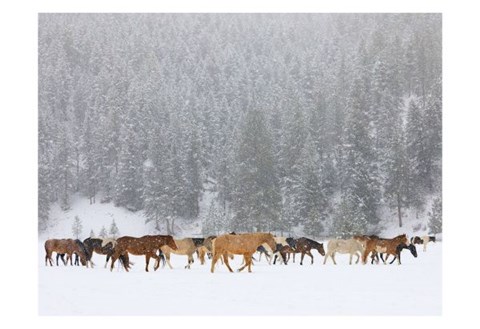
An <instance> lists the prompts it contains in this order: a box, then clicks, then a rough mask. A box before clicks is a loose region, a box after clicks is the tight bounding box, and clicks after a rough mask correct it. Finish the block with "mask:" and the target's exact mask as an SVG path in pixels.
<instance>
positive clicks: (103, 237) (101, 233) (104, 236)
mask: <svg viewBox="0 0 480 329" xmlns="http://www.w3.org/2000/svg"><path fill="white" fill-rule="evenodd" d="M98 237H99V238H102V239H105V238H106V237H107V229H106V228H105V225H104V226H102V229H101V230H100V233H98Z"/></svg>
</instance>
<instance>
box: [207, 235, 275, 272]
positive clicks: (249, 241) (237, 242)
mask: <svg viewBox="0 0 480 329" xmlns="http://www.w3.org/2000/svg"><path fill="white" fill-rule="evenodd" d="M263 243H267V244H268V246H269V247H270V248H271V249H272V250H275V245H276V244H275V240H274V239H273V235H272V234H270V233H245V234H237V235H232V234H225V235H221V236H219V237H217V238H216V239H215V240H213V243H212V252H213V259H212V266H211V268H210V272H212V273H213V272H214V270H215V263H216V262H217V261H218V259H219V258H220V257H223V261H224V263H225V266H227V268H228V270H229V271H230V272H233V270H232V268H231V267H230V265H229V264H228V256H229V254H236V255H243V258H244V260H245V265H244V266H242V267H240V268H239V269H238V272H240V271H242V270H243V269H244V268H245V267H247V266H248V272H252V255H253V254H254V253H255V251H256V250H257V248H258V246H260V245H262V244H263Z"/></svg>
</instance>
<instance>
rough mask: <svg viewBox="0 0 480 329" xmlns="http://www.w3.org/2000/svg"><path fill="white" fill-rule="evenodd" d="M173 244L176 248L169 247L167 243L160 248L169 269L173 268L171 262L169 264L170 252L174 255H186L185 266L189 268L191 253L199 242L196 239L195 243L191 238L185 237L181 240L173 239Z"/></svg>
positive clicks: (191, 259) (191, 260)
mask: <svg viewBox="0 0 480 329" xmlns="http://www.w3.org/2000/svg"><path fill="white" fill-rule="evenodd" d="M202 240H203V239H202ZM202 243H203V241H202ZM175 245H176V246H177V248H176V249H173V248H170V246H168V245H165V246H163V247H162V248H161V250H162V252H163V253H164V254H165V258H166V260H167V264H168V266H169V267H170V268H171V269H172V268H173V267H172V264H170V254H171V253H173V254H176V255H186V256H187V257H188V263H187V265H185V268H188V269H189V268H190V264H192V263H193V254H194V253H195V251H196V250H197V248H198V247H200V246H201V244H200V242H199V241H198V240H197V245H195V242H194V241H193V239H192V238H185V239H181V240H175ZM197 246H198V247H197Z"/></svg>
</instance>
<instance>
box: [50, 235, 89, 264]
mask: <svg viewBox="0 0 480 329" xmlns="http://www.w3.org/2000/svg"><path fill="white" fill-rule="evenodd" d="M45 252H46V255H45V266H47V261H48V262H50V266H53V263H52V253H54V252H55V253H57V254H67V261H66V262H67V263H68V260H70V265H73V264H72V255H73V254H77V255H78V256H79V257H80V262H81V263H82V265H86V266H87V267H88V262H87V257H88V256H87V255H88V253H87V250H86V249H85V246H84V245H83V243H82V241H80V240H73V239H49V240H47V241H45Z"/></svg>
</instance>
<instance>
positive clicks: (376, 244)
mask: <svg viewBox="0 0 480 329" xmlns="http://www.w3.org/2000/svg"><path fill="white" fill-rule="evenodd" d="M402 243H403V244H405V245H407V246H408V245H409V244H410V241H409V240H408V238H407V235H406V234H402V235H399V236H396V237H395V238H393V239H381V238H372V239H368V240H365V251H364V252H363V257H362V262H363V264H366V263H367V257H368V255H369V254H370V253H375V252H376V253H379V254H383V253H386V254H387V255H395V256H396V255H397V246H398V245H399V244H402ZM384 264H386V263H385V261H384Z"/></svg>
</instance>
